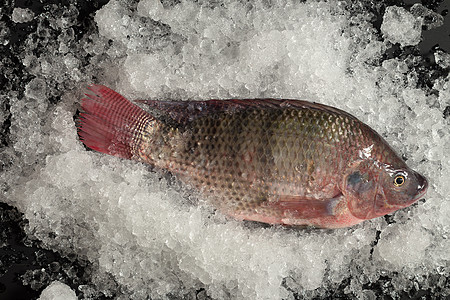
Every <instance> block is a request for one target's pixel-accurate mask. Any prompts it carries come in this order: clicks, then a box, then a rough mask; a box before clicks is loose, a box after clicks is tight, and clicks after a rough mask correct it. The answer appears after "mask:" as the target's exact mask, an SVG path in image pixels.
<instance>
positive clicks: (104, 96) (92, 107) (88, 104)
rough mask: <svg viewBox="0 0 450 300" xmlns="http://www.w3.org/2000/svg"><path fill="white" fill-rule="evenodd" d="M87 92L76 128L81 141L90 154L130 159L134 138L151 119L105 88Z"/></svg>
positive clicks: (91, 89)
mask: <svg viewBox="0 0 450 300" xmlns="http://www.w3.org/2000/svg"><path fill="white" fill-rule="evenodd" d="M88 90H90V92H88V93H87V94H85V95H86V97H85V98H83V99H82V103H81V107H82V109H83V111H84V112H82V113H81V114H80V120H79V124H78V128H79V132H78V134H79V136H80V139H81V141H82V142H83V143H84V144H85V145H86V146H87V147H89V148H91V149H93V150H96V151H99V152H103V153H107V154H110V155H115V156H119V157H122V158H128V159H130V158H132V157H133V151H132V150H133V146H135V143H136V134H137V133H139V130H140V129H142V127H143V125H144V124H145V123H146V122H147V121H148V120H149V119H152V116H151V115H150V114H148V113H147V112H145V111H144V110H142V109H141V108H140V107H138V106H136V105H135V104H133V103H131V102H130V101H129V100H127V99H126V98H125V97H123V96H122V95H120V94H119V93H116V92H115V91H113V90H111V89H110V88H107V87H106V86H103V85H91V86H89V87H88Z"/></svg>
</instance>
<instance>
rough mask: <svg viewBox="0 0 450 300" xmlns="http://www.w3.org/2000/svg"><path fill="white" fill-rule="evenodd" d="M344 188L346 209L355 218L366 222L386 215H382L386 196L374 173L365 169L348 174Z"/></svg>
mask: <svg viewBox="0 0 450 300" xmlns="http://www.w3.org/2000/svg"><path fill="white" fill-rule="evenodd" d="M345 187H346V188H345V189H346V195H347V201H348V202H347V205H348V208H349V210H350V212H351V214H352V215H353V216H355V217H356V218H358V219H366V220H367V219H372V218H376V217H379V216H382V215H384V214H386V213H382V211H384V209H383V207H384V206H385V203H386V195H385V194H384V191H383V187H382V185H381V184H380V182H378V176H377V174H376V172H375V171H373V170H370V169H366V170H356V171H354V172H352V173H350V174H349V175H348V176H347V178H346V180H345Z"/></svg>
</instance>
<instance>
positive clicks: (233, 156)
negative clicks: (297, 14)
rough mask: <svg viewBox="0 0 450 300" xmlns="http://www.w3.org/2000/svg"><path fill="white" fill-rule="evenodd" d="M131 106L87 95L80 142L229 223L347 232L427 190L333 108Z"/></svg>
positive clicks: (104, 94)
mask: <svg viewBox="0 0 450 300" xmlns="http://www.w3.org/2000/svg"><path fill="white" fill-rule="evenodd" d="M134 102H135V103H132V102H131V101H129V100H128V99H126V98H125V97H123V96H122V95H120V94H119V93H117V92H115V91H113V90H112V89H110V88H108V87H106V86H103V85H97V84H92V85H90V86H88V91H87V92H86V93H85V97H84V98H82V100H81V111H82V112H81V113H80V115H79V122H78V125H77V127H78V134H79V137H80V140H81V141H82V142H83V143H84V145H85V146H86V147H87V148H90V149H92V150H95V151H98V152H102V153H106V154H109V155H113V156H117V157H120V158H124V159H131V160H136V161H139V162H142V163H146V164H149V165H151V166H153V167H154V168H156V169H159V170H165V171H167V172H169V173H171V174H174V175H175V177H176V178H178V179H179V180H180V181H181V182H184V183H185V184H186V185H187V186H191V187H193V188H194V189H195V190H198V191H199V193H200V195H201V197H204V199H205V200H206V202H207V203H209V204H210V205H212V206H213V207H214V208H215V209H216V210H218V211H220V212H221V213H223V214H225V215H227V216H230V217H232V218H235V219H238V220H249V221H256V222H263V223H269V224H283V225H292V226H307V227H308V226H311V227H318V228H342V227H349V226H353V225H355V224H358V223H360V222H362V221H364V220H369V219H373V218H377V217H381V216H384V215H387V214H390V213H393V212H394V211H396V210H399V209H402V208H405V207H408V206H410V205H411V204H413V203H414V202H416V201H417V200H419V199H421V198H422V197H423V196H424V195H425V193H426V190H427V187H428V181H427V179H426V178H425V177H424V176H422V175H421V174H419V173H418V172H416V171H414V170H412V169H410V168H409V167H408V166H407V165H406V163H405V161H404V160H403V159H402V158H401V157H400V156H399V155H398V154H397V153H396V152H395V151H394V150H393V148H392V147H391V146H390V145H389V144H388V143H387V142H386V141H385V140H384V139H383V138H382V137H381V136H380V135H379V134H378V133H376V132H375V131H374V130H373V129H371V128H370V127H369V126H368V125H366V124H364V123H363V122H361V121H359V120H358V119H357V118H356V117H354V116H352V115H351V114H349V113H347V112H345V111H343V110H340V109H338V108H334V107H331V106H327V105H324V104H319V103H315V102H308V101H303V100H289V99H228V100H207V101H163V100H161V101H158V100H136V101H134ZM138 104H139V105H140V106H142V107H143V108H145V109H143V108H141V107H140V106H139V105H138Z"/></svg>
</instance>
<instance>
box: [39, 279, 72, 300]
mask: <svg viewBox="0 0 450 300" xmlns="http://www.w3.org/2000/svg"><path fill="white" fill-rule="evenodd" d="M76 299H77V295H76V294H75V292H74V291H73V290H72V289H71V288H70V287H69V286H67V285H65V284H64V283H62V282H59V281H53V282H52V283H51V284H50V285H49V286H48V287H46V288H45V289H44V290H43V291H42V293H41V296H40V297H39V300H76Z"/></svg>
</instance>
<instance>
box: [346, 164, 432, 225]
mask: <svg viewBox="0 0 450 300" xmlns="http://www.w3.org/2000/svg"><path fill="white" fill-rule="evenodd" d="M344 184H345V192H344V194H346V195H347V206H348V208H349V211H350V212H351V214H352V215H353V216H355V217H357V218H359V219H364V220H367V219H372V218H376V217H381V216H384V215H386V214H389V213H392V212H394V211H396V210H399V209H401V208H404V207H407V206H410V205H411V204H413V203H414V202H416V201H417V200H419V199H420V198H422V197H423V196H424V195H425V193H426V190H427V187H428V182H427V179H426V178H425V177H424V176H422V175H421V174H419V173H417V172H415V171H414V170H411V169H410V168H408V167H407V166H406V165H404V164H403V165H402V167H400V168H394V167H393V166H392V165H382V166H377V167H375V168H374V167H372V168H368V167H364V166H361V167H359V168H357V169H355V170H353V171H352V172H350V173H349V174H348V175H347V176H346V178H345V183H344Z"/></svg>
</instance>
